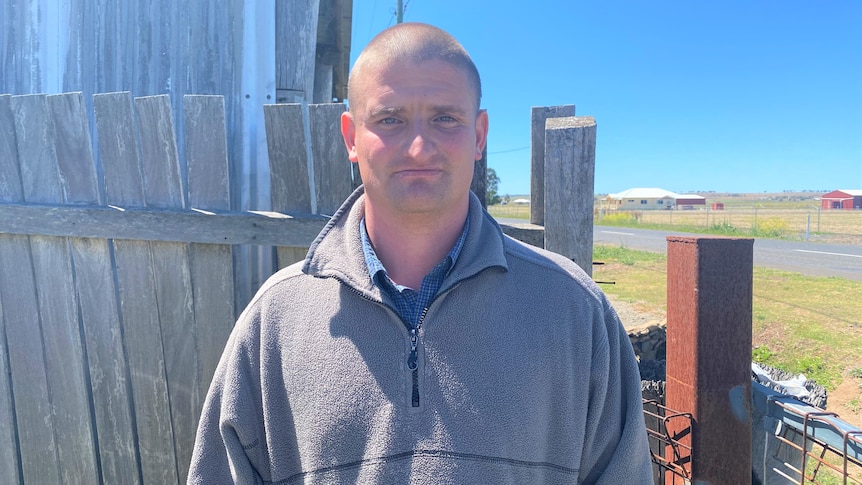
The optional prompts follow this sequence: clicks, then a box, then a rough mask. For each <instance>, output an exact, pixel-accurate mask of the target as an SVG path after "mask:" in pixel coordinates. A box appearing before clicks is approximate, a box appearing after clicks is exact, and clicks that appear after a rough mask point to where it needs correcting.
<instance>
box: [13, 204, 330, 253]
mask: <svg viewBox="0 0 862 485" xmlns="http://www.w3.org/2000/svg"><path fill="white" fill-rule="evenodd" d="M108 200H109V201H110V197H109V198H108ZM326 221H327V218H326V217H323V216H318V215H313V214H284V213H279V212H270V211H266V212H263V211H255V212H229V211H227V212H226V211H197V210H183V209H179V210H170V209H142V208H130V209H125V208H122V207H91V206H66V205H53V204H39V205H28V204H11V203H0V228H2V230H3V232H5V233H8V234H39V235H44V236H74V237H96V238H113V239H117V240H125V239H136V240H144V241H169V242H195V243H209V244H254V245H260V246H280V245H285V246H305V247H307V246H308V245H309V244H310V243H311V241H313V240H314V238H315V236H317V234H318V233H319V232H320V230H321V229H323V226H324V225H326Z"/></svg>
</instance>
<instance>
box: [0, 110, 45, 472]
mask: <svg viewBox="0 0 862 485" xmlns="http://www.w3.org/2000/svg"><path fill="white" fill-rule="evenodd" d="M10 99H11V98H10V96H0V201H4V202H12V201H21V200H23V198H24V191H23V188H22V187H21V176H20V171H19V170H18V148H17V146H16V145H15V123H14V122H13V117H12V109H11V105H10ZM29 253H30V244H29V241H28V240H27V236H17V235H8V234H2V233H0V268H3V270H2V272H0V482H2V483H15V482H16V481H18V476H19V474H20V473H21V462H20V459H19V454H18V452H17V451H18V450H19V443H20V445H21V447H22V448H23V449H26V450H27V451H34V450H33V448H34V447H35V446H38V444H39V443H40V442H41V443H44V444H46V445H48V448H47V451H48V452H49V453H51V460H47V461H46V465H48V467H49V469H48V471H49V472H52V471H53V472H54V473H55V475H54V477H55V478H56V466H55V467H54V468H53V469H52V468H51V466H50V465H51V462H53V460H54V457H53V450H54V445H53V436H52V431H53V426H51V423H50V420H51V416H50V412H49V411H48V401H47V399H43V398H45V397H46V396H47V384H46V383H45V369H44V363H43V362H42V359H41V358H39V355H40V354H39V353H36V354H35V355H33V354H31V352H33V351H39V352H41V350H42V343H41V340H40V337H39V326H38V325H33V320H32V318H31V315H32V314H34V313H35V308H36V302H35V297H36V289H35V285H34V283H33V275H32V272H31V270H30V268H29V263H30V254H29ZM11 275H14V277H12V278H10V277H9V276H11ZM4 301H6V302H7V306H6V307H5V308H4V307H3V302H4ZM31 311H32V313H31ZM9 342H12V344H13V345H12V346H11V347H10V345H9ZM30 356H33V357H35V359H34V364H35V365H34V366H32V368H28V367H29V366H26V364H25V363H26V359H27V358H28V357H30ZM13 365H14V366H16V367H17V368H16V369H15V370H16V374H13V373H12V370H13ZM19 369H20V370H19ZM25 369H26V370H27V373H25V372H22V371H23V370H25ZM15 380H17V381H18V385H21V386H22V390H21V394H20V395H17V396H15V400H13V399H12V392H11V391H12V384H13V382H14V381H15ZM16 401H17V402H20V403H23V402H31V403H34V406H33V408H31V409H26V410H24V411H22V412H20V413H19V416H18V417H19V418H20V419H28V418H34V417H35V418H40V417H43V416H44V417H45V418H46V419H47V420H48V422H47V426H39V427H38V428H39V429H27V428H25V429H24V430H23V432H24V436H21V437H20V442H19V441H18V440H19V437H18V431H17V428H18V425H17V422H16V419H15V418H16V415H15V404H16ZM21 414H23V415H24V416H21ZM22 422H27V421H22ZM30 422H36V421H30ZM30 428H34V427H30ZM28 476H32V473H31V472H30V471H29V470H28Z"/></svg>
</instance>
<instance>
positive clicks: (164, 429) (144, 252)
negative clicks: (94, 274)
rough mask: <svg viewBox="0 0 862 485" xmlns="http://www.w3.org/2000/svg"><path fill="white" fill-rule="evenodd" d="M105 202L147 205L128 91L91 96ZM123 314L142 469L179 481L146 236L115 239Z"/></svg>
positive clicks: (149, 478)
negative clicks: (127, 239)
mask: <svg viewBox="0 0 862 485" xmlns="http://www.w3.org/2000/svg"><path fill="white" fill-rule="evenodd" d="M93 104H94V107H95V113H96V127H97V132H98V137H99V153H100V155H101V158H102V165H103V167H104V172H105V193H106V198H107V203H108V204H111V205H119V206H139V207H140V206H143V205H144V204H145V201H144V192H143V176H142V172H141V167H140V159H139V157H138V148H137V143H136V136H135V128H134V117H133V113H132V99H131V96H130V95H129V93H110V94H100V95H96V96H94V97H93ZM113 246H114V260H115V264H116V267H117V271H116V278H117V286H118V290H119V295H120V318H121V322H122V328H123V341H124V344H125V349H126V357H127V359H128V365H129V377H130V382H131V387H132V395H133V401H134V418H135V425H136V429H137V448H138V453H139V456H140V468H141V471H140V474H141V477H142V478H143V482H144V483H176V482H178V481H179V478H178V476H177V465H176V454H175V452H174V442H173V434H172V426H171V420H170V415H171V409H170V400H169V397H168V384H167V378H166V372H165V360H164V355H163V352H162V334H161V329H160V326H159V313H158V305H157V299H156V285H155V281H154V279H153V262H152V255H151V253H150V246H149V243H148V242H146V241H120V240H115V241H113Z"/></svg>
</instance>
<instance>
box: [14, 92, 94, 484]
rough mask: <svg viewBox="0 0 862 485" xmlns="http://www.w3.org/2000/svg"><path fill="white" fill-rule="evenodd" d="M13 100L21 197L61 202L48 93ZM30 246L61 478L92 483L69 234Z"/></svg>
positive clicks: (39, 238)
mask: <svg viewBox="0 0 862 485" xmlns="http://www.w3.org/2000/svg"><path fill="white" fill-rule="evenodd" d="M12 106H13V110H14V113H15V120H16V140H17V143H18V155H19V160H22V161H26V163H24V164H22V165H21V177H22V185H23V187H24V198H25V201H27V202H47V203H62V202H63V194H62V193H61V191H60V187H61V181H60V174H59V171H58V163H57V155H56V145H55V140H56V137H55V130H54V123H53V120H52V119H51V116H50V110H49V108H48V101H47V98H46V97H45V96H41V95H34V96H15V97H13V98H12ZM33 144H41V145H43V146H42V147H41V150H39V151H38V153H33V154H34V158H33V159H28V158H23V156H25V155H27V154H28V152H30V150H31V147H32V145H33ZM25 167H26V168H25ZM37 177H38V178H37ZM30 248H31V257H32V264H33V275H34V280H35V283H36V287H37V288H38V293H37V302H38V310H39V311H38V318H39V319H40V320H41V324H42V340H43V343H44V358H45V370H46V373H47V382H48V392H49V396H50V406H51V411H52V413H53V415H54V437H55V440H56V450H57V458H58V465H59V470H60V476H61V480H62V481H63V482H65V483H70V482H72V483H75V482H80V483H94V482H97V481H98V470H97V469H96V450H95V444H94V442H93V436H94V430H93V426H92V422H91V420H90V413H91V409H90V403H89V396H88V385H87V384H88V383H87V380H88V376H87V373H86V365H85V363H84V362H85V359H84V349H83V343H82V341H81V329H80V325H79V321H78V301H77V295H76V293H75V289H74V280H73V274H72V263H71V254H70V249H69V240H68V239H67V238H63V237H46V236H31V237H30ZM28 425H32V423H29V424H28Z"/></svg>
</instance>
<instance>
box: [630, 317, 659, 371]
mask: <svg viewBox="0 0 862 485" xmlns="http://www.w3.org/2000/svg"><path fill="white" fill-rule="evenodd" d="M628 333H629V340H631V342H632V347H634V350H635V355H636V356H637V358H638V361H639V362H644V361H648V360H665V357H666V355H667V321H666V320H654V321H651V322H646V323H644V324H641V325H638V326H636V327H632V328H630V329H628Z"/></svg>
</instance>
